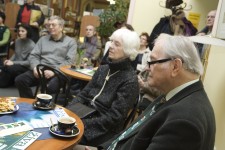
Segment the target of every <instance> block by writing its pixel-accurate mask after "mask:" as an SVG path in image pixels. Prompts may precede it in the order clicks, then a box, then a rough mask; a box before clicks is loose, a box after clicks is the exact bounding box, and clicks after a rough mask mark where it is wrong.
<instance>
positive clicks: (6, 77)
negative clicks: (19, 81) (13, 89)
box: [0, 65, 28, 88]
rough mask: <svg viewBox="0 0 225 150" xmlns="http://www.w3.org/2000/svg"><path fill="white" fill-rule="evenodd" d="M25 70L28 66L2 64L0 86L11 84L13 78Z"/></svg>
mask: <svg viewBox="0 0 225 150" xmlns="http://www.w3.org/2000/svg"><path fill="white" fill-rule="evenodd" d="M27 70H28V68H27V67H24V66H22V65H12V66H4V67H3V68H2V72H1V74H0V87H1V88H5V87H8V86H11V85H13V84H14V79H15V78H16V77H17V76H18V75H20V74H22V73H24V72H26V71H27Z"/></svg>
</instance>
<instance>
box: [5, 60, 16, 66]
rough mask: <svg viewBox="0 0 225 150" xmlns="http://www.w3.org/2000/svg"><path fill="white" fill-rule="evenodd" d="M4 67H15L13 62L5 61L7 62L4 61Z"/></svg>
mask: <svg viewBox="0 0 225 150" xmlns="http://www.w3.org/2000/svg"><path fill="white" fill-rule="evenodd" d="M4 65H5V66H12V65H14V63H13V61H11V60H5V61H4Z"/></svg>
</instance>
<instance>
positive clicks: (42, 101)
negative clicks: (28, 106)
mask: <svg viewBox="0 0 225 150" xmlns="http://www.w3.org/2000/svg"><path fill="white" fill-rule="evenodd" d="M51 100H52V96H51V95H49V94H37V104H38V105H39V106H42V107H47V106H48V105H49V104H50V102H51Z"/></svg>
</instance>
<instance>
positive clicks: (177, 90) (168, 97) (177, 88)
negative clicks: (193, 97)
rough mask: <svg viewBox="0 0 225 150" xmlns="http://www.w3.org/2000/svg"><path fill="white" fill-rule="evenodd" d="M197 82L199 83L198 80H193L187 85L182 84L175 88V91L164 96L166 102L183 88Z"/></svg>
mask: <svg viewBox="0 0 225 150" xmlns="http://www.w3.org/2000/svg"><path fill="white" fill-rule="evenodd" d="M198 81H199V79H195V80H192V81H189V82H187V83H184V84H182V85H180V86H178V87H176V88H175V89H173V90H171V91H170V92H169V93H168V94H166V101H168V100H169V99H171V98H172V97H173V96H174V95H176V94H177V93H178V92H180V91H181V90H183V89H184V88H186V87H188V86H189V85H191V84H194V83H195V82H198Z"/></svg>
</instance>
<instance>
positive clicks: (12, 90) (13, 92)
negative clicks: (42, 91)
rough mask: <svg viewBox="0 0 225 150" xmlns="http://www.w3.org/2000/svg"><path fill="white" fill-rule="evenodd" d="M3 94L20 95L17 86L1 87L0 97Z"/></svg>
mask: <svg viewBox="0 0 225 150" xmlns="http://www.w3.org/2000/svg"><path fill="white" fill-rule="evenodd" d="M1 96H10V97H19V92H18V90H17V88H16V87H15V86H12V87H8V88H0V97H1Z"/></svg>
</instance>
